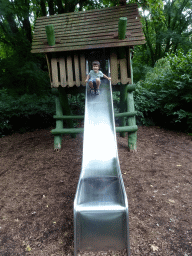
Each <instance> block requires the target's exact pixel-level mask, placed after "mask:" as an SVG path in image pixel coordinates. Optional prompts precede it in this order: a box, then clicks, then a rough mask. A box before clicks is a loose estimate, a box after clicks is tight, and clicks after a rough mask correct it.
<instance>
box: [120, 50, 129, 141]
mask: <svg viewBox="0 0 192 256" xmlns="http://www.w3.org/2000/svg"><path fill="white" fill-rule="evenodd" d="M118 55H119V59H120V76H121V80H120V81H121V85H120V112H121V113H123V112H126V111H127V84H126V81H127V64H126V63H127V61H126V50H125V47H120V48H119V49H118ZM119 121H120V122H119V123H120V126H126V118H125V117H121V118H120V120H119ZM120 136H121V137H125V132H121V133H120Z"/></svg>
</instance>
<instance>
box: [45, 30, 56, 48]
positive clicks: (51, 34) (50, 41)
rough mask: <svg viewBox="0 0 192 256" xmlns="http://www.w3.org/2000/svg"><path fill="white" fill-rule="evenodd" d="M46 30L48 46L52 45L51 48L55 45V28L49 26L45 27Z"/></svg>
mask: <svg viewBox="0 0 192 256" xmlns="http://www.w3.org/2000/svg"><path fill="white" fill-rule="evenodd" d="M45 30H46V34H47V41H48V45H50V46H53V45H55V33H54V26H53V25H47V26H45Z"/></svg>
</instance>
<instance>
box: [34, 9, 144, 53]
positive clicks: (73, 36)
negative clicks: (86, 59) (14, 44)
mask: <svg viewBox="0 0 192 256" xmlns="http://www.w3.org/2000/svg"><path fill="white" fill-rule="evenodd" d="M120 17H127V33H126V35H127V36H126V38H125V39H124V40H119V39H118V38H117V35H118V22H119V18H120ZM50 24H52V25H54V31H55V40H56V44H55V45H54V46H49V45H48V43H47V37H46V31H45V26H46V25H50ZM144 43H145V38H144V35H143V31H142V25H141V21H140V16H139V13H138V9H137V5H136V4H127V5H125V6H115V7H110V8H103V9H96V10H90V11H86V12H84V11H81V12H73V13H66V14H59V15H52V16H44V17H40V18H38V19H37V21H36V24H35V31H34V35H33V43H32V51H31V52H32V53H40V52H44V53H47V52H63V51H74V50H85V49H96V48H106V47H120V46H133V45H138V44H144Z"/></svg>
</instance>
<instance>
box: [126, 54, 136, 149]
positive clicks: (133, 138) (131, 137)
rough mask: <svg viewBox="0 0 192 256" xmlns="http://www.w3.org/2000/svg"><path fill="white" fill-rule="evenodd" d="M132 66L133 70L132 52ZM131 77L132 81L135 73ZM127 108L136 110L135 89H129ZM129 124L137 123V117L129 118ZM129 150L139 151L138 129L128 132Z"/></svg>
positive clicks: (131, 110) (129, 110)
mask: <svg viewBox="0 0 192 256" xmlns="http://www.w3.org/2000/svg"><path fill="white" fill-rule="evenodd" d="M130 66H131V70H132V63H131V52H130ZM131 73H132V72H131ZM131 78H132V82H133V74H132V77H131ZM127 110H128V112H133V111H135V106H134V98H133V91H131V92H130V91H129V92H128V96H127ZM128 125H129V126H134V125H136V117H135V116H134V117H129V118H128ZM128 150H129V151H131V152H135V151H137V132H136V131H134V132H129V133H128Z"/></svg>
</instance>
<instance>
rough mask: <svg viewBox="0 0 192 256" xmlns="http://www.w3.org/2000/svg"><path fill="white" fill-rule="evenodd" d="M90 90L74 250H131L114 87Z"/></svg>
mask: <svg viewBox="0 0 192 256" xmlns="http://www.w3.org/2000/svg"><path fill="white" fill-rule="evenodd" d="M100 88H101V92H100V95H91V94H90V92H89V88H88V86H87V88H86V101H85V119H84V120H85V121H84V141H83V161H82V169H81V174H80V178H79V182H78V186H77V191H76V196H75V200H74V250H75V255H77V251H78V250H82V251H107V250H121V249H125V248H127V250H128V253H129V232H128V228H129V220H128V201H127V195H126V192H125V188H124V183H123V179H122V175H121V170H120V165H119V158H118V152H117V142H116V131H115V121H114V112H113V98H112V91H111V85H110V84H107V82H106V83H105V84H104V83H102V84H101V86H100Z"/></svg>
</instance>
